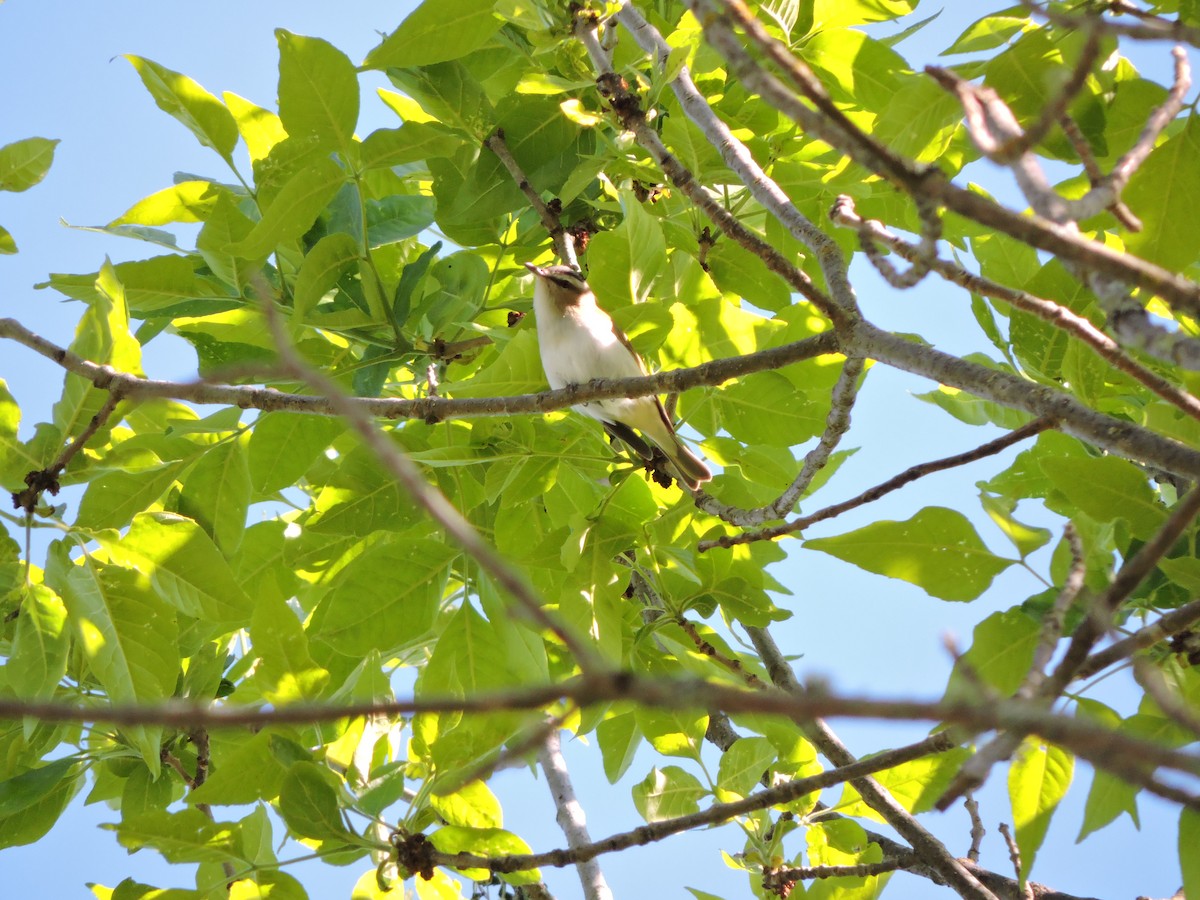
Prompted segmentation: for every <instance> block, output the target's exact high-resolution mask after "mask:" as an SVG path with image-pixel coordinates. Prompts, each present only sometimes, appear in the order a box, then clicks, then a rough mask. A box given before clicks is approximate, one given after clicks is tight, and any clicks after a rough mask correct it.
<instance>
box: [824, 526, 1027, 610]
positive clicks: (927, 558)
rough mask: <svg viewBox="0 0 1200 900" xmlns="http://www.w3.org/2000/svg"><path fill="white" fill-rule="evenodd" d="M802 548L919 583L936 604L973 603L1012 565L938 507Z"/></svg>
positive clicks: (878, 572)
mask: <svg viewBox="0 0 1200 900" xmlns="http://www.w3.org/2000/svg"><path fill="white" fill-rule="evenodd" d="M804 546H805V547H807V548H809V549H811V550H819V551H821V552H823V553H828V554H830V555H831V556H835V557H837V558H838V559H841V560H843V561H845V562H849V563H853V564H854V565H856V566H858V567H859V568H861V569H866V570H867V571H868V572H875V573H876V574H878V575H886V576H888V577H889V578H899V579H902V580H903V581H907V582H910V583H911V584H915V585H918V586H919V587H922V588H924V589H925V590H926V591H927V592H929V593H930V594H932V595H933V596H934V597H937V598H938V599H941V600H974V599H975V598H976V597H978V596H979V595H980V594H982V593H983V592H984V591H985V590H987V588H988V586H989V585H990V584H991V583H992V579H993V578H995V577H996V576H997V575H998V574H1000V573H1001V572H1003V571H1004V570H1005V569H1007V568H1008V567H1009V566H1011V565H1012V564H1013V560H1011V559H1003V558H1001V557H998V556H995V555H993V554H992V553H990V552H989V551H988V549H987V547H985V546H984V544H983V541H981V540H980V539H979V535H978V534H976V532H975V529H974V528H973V527H972V526H971V523H970V522H969V521H967V518H966V516H964V515H963V514H962V513H960V512H956V511H955V510H952V509H945V508H942V507H937V506H931V507H926V508H925V509H923V510H921V511H920V512H918V513H917V514H916V515H915V516H913V517H912V518H911V519H909V520H908V521H906V522H888V521H881V522H875V523H873V524H871V525H868V526H866V527H865V528H860V529H858V530H857V531H852V532H849V533H847V534H843V535H839V536H837V537H828V538H815V539H812V540H808V541H805V542H804Z"/></svg>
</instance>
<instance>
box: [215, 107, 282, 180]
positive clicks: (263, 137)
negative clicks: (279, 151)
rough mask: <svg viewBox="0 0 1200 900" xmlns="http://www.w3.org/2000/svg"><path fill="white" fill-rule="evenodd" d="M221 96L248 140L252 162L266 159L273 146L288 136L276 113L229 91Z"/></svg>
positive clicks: (241, 132)
mask: <svg viewBox="0 0 1200 900" xmlns="http://www.w3.org/2000/svg"><path fill="white" fill-rule="evenodd" d="M221 96H222V97H223V98H224V100H225V104H226V105H227V106H228V107H229V111H230V112H231V113H232V114H233V119H234V121H235V122H237V130H238V133H239V134H241V136H242V140H244V141H245V142H246V150H247V151H249V153H250V161H251V162H253V163H258V162H259V160H262V159H265V158H266V157H267V155H268V154H269V153H270V152H271V148H272V147H274V146H275V145H276V144H278V143H279V142H280V141H283V140H285V139H286V138H287V131H286V130H285V129H284V127H283V123H282V122H281V121H279V116H277V115H275V113H273V112H271V111H270V110H268V109H263V108H262V107H261V106H258V105H257V104H255V103H251V102H250V101H249V100H247V99H245V98H244V97H239V96H238V95H237V94H234V93H231V92H229V91H226V92H225V93H223V94H222V95H221Z"/></svg>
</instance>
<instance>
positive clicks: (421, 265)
mask: <svg viewBox="0 0 1200 900" xmlns="http://www.w3.org/2000/svg"><path fill="white" fill-rule="evenodd" d="M441 249H442V242H441V241H438V242H437V243H436V244H434V245H433V246H432V247H430V248H429V249H428V250H426V251H425V252H424V253H422V254H421V255H420V256H418V257H417V258H416V259H414V260H413V261H412V262H410V263H408V264H407V265H406V266H405V267H404V269H403V270H402V271H401V272H400V280H399V281H398V282H397V283H396V296H395V297H394V298H393V299H392V308H391V313H392V322H393V324H395V326H396V327H397V328H399V329H403V328H404V327H405V325H406V324H407V323H408V313H409V310H411V309H412V298H413V295H414V294H415V292H416V290H417V288H418V287H419V286H420V284H421V282H422V281H423V280H424V279H425V274H426V273H427V272H428V271H429V267H430V265H431V264H432V263H433V261H434V260H436V259H437V255H438V252H439V251H440V250H441Z"/></svg>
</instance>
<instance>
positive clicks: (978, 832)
mask: <svg viewBox="0 0 1200 900" xmlns="http://www.w3.org/2000/svg"><path fill="white" fill-rule="evenodd" d="M963 805H964V806H965V807H966V808H967V815H968V816H970V817H971V849H969V850H968V851H967V859H969V860H970V861H971V862H973V863H977V862H979V849H980V848H981V847H982V846H983V839H984V837H985V836H986V835H987V830H986V829H984V827H983V819H982V818H981V817H980V815H979V801H978V800H976V799H975V795H974V794H973V793H971V792H970V791H967V796H966V797H964V798H963Z"/></svg>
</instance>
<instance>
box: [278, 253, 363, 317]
mask: <svg viewBox="0 0 1200 900" xmlns="http://www.w3.org/2000/svg"><path fill="white" fill-rule="evenodd" d="M361 256H362V253H361V250H360V249H359V245H358V242H357V241H356V240H354V238H353V237H351V236H350V235H348V234H346V233H344V232H340V231H339V232H337V233H335V234H327V235H325V237H323V238H321V239H320V240H319V241H317V243H316V244H315V245H314V246H313V248H312V249H311V250H309V251H308V253H307V254H305V256H304V262H303V263H301V265H300V272H299V273H298V274H297V275H296V285H295V287H294V288H293V297H294V298H295V307H294V316H295V319H296V321H297V322H305V323H307V322H310V321H312V319H313V310H315V309H316V308H317V304H318V303H320V302H321V298H322V297H324V296H325V295H326V294H327V293H329V291H331V290H332V289H333V287H334V285H336V284H337V283H338V281H339V280H341V279H342V278H343V277H345V276H346V275H348V274H349V273H351V272H355V271H357V270H358V261H359V259H360V258H361Z"/></svg>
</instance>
